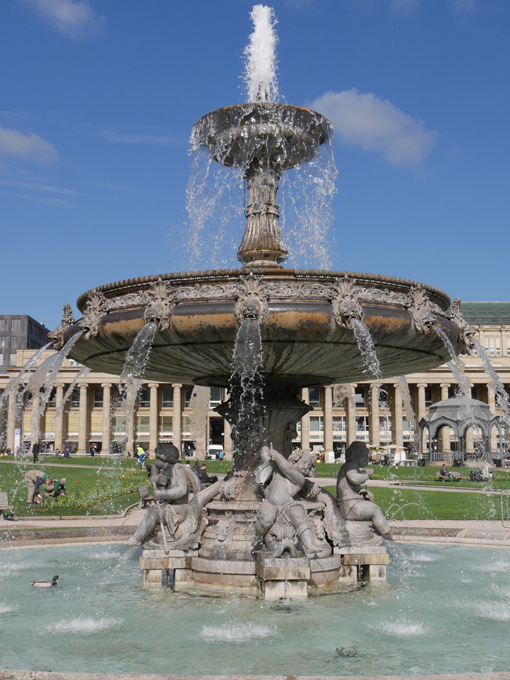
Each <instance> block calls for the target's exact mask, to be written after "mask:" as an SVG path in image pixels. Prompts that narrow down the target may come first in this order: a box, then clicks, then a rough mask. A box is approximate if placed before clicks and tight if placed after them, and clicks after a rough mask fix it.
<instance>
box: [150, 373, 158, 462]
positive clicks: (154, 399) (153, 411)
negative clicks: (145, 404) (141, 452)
mask: <svg viewBox="0 0 510 680" xmlns="http://www.w3.org/2000/svg"><path fill="white" fill-rule="evenodd" d="M158 387H159V383H149V390H150V413H149V451H150V452H151V453H152V454H154V449H155V448H156V446H157V445H158V444H159V436H158V435H159V418H158V415H159V413H158Z"/></svg>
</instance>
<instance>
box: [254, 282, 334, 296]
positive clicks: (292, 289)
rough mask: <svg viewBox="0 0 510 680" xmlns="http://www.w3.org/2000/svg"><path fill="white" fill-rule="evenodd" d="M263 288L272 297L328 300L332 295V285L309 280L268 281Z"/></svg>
mask: <svg viewBox="0 0 510 680" xmlns="http://www.w3.org/2000/svg"><path fill="white" fill-rule="evenodd" d="M264 290H265V292H266V294H267V296H268V297H273V298H304V299H310V300H328V299H330V298H331V296H332V291H333V286H331V285H325V284H322V283H314V282H309V281H268V282H267V283H266V284H265V286H264Z"/></svg>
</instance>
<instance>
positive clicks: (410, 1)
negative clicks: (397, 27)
mask: <svg viewBox="0 0 510 680" xmlns="http://www.w3.org/2000/svg"><path fill="white" fill-rule="evenodd" d="M420 2H421V0H391V2H390V12H394V13H395V14H409V12H412V11H413V10H415V9H417V7H418V6H419V4H420Z"/></svg>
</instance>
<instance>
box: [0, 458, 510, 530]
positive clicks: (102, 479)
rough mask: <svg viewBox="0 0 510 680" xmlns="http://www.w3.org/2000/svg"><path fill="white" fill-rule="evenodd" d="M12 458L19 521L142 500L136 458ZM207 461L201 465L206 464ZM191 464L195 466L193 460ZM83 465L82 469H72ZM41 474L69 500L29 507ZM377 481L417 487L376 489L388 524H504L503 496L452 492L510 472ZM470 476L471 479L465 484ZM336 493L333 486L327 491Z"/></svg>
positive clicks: (214, 467)
mask: <svg viewBox="0 0 510 680" xmlns="http://www.w3.org/2000/svg"><path fill="white" fill-rule="evenodd" d="M8 460H11V461H12V460H13V459H12V457H9V458H7V457H5V458H0V490H2V491H6V492H7V495H8V499H9V503H10V504H11V505H13V506H14V513H15V514H16V515H17V516H20V517H29V516H45V515H51V516H72V515H85V514H87V515H106V514H118V513H120V512H121V511H122V510H124V509H125V508H126V507H128V506H129V505H132V504H133V503H136V502H137V501H138V498H139V496H138V493H137V486H138V485H139V484H147V483H148V478H147V475H146V474H145V472H141V471H140V470H139V466H138V463H137V461H136V460H134V459H132V458H131V459H122V458H105V457H103V458H102V457H101V456H95V457H94V458H91V457H90V456H84V457H79V458H78V457H76V458H71V459H64V458H55V457H54V456H45V457H44V459H43V460H42V461H41V463H40V464H39V465H37V466H34V465H33V464H31V463H29V462H28V461H27V460H26V461H18V462H17V463H16V464H15V465H12V464H8V463H7V462H6V461H8ZM202 462H204V461H199V463H202ZM205 462H206V465H207V471H208V472H209V473H210V474H216V473H226V472H228V471H229V470H230V468H231V462H230V461H219V460H216V461H205ZM192 463H193V461H192ZM73 465H74V466H76V465H79V466H81V467H72V466H73ZM340 467H341V465H340V464H337V463H334V464H327V463H318V464H317V476H318V477H330V478H335V477H336V476H337V474H338V471H339V469H340ZM34 468H36V469H42V470H44V471H45V472H47V473H48V474H50V475H51V476H52V477H54V478H55V479H59V478H61V477H66V478H67V480H68V481H67V491H68V495H67V497H66V498H65V499H61V500H57V501H53V500H51V499H48V500H46V501H45V505H44V509H43V510H42V509H41V507H40V506H35V507H31V506H27V505H26V485H25V483H24V481H23V477H24V474H25V472H27V471H28V470H31V469H34ZM369 469H371V470H372V472H373V479H388V480H393V481H401V482H403V483H405V484H412V485H416V487H417V488H416V490H411V489H401V488H398V487H397V488H380V487H372V488H371V491H372V492H373V493H374V495H375V501H376V503H377V504H378V505H380V506H381V508H382V510H383V511H384V513H385V514H386V515H387V516H388V518H389V519H409V520H410V519H438V520H442V519H444V520H447V519H458V520H462V519H475V520H476V519H490V520H499V519H501V500H500V498H499V496H491V495H487V494H475V493H461V494H459V493H448V492H447V491H446V489H448V488H450V487H451V488H456V489H457V488H459V487H464V488H473V489H482V488H483V489H487V488H493V489H495V490H505V489H510V473H509V472H508V471H506V470H494V471H493V480H492V481H491V482H490V483H488V482H470V481H469V470H468V469H467V468H451V469H452V470H456V471H458V472H460V473H461V474H462V475H464V476H465V478H464V479H463V480H462V481H461V482H458V483H457V482H455V483H453V482H451V483H447V482H438V481H436V472H437V470H438V468H435V467H434V468H433V467H398V468H396V467H381V466H374V467H372V468H369ZM466 477H467V479H466ZM423 485H427V486H431V485H432V486H436V485H437V487H438V488H441V489H445V491H437V492H436V491H420V489H419V487H420V486H423ZM328 488H329V490H330V491H331V492H332V493H333V494H334V493H335V489H334V487H328Z"/></svg>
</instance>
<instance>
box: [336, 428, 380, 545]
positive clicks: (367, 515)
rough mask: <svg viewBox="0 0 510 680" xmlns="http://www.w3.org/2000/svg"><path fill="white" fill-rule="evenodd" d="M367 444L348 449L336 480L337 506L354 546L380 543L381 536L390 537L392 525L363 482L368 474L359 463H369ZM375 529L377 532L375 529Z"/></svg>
mask: <svg viewBox="0 0 510 680" xmlns="http://www.w3.org/2000/svg"><path fill="white" fill-rule="evenodd" d="M368 454H369V450H368V446H367V445H366V444H365V443H364V442H358V441H356V442H353V443H352V444H351V445H350V446H349V448H348V449H347V451H346V452H345V460H346V462H345V463H344V464H343V465H342V467H341V468H340V471H339V473H338V477H337V481H336V495H337V503H338V509H339V511H340V515H341V516H342V518H343V520H345V525H344V526H343V527H340V528H341V529H343V530H345V531H347V533H348V535H349V539H350V543H351V545H352V544H354V545H362V544H363V543H368V542H371V543H375V542H380V540H381V536H389V532H390V525H389V524H388V522H387V520H386V518H385V516H384V515H383V513H382V511H381V509H380V507H379V506H378V505H376V504H375V503H374V502H373V495H372V494H371V493H370V492H369V491H367V490H366V489H362V488H361V485H362V484H365V483H366V481H367V480H368V479H369V475H368V474H367V472H366V471H365V470H363V469H361V467H360V466H362V465H366V464H367V463H368ZM373 530H375V532H374V531H373Z"/></svg>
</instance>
